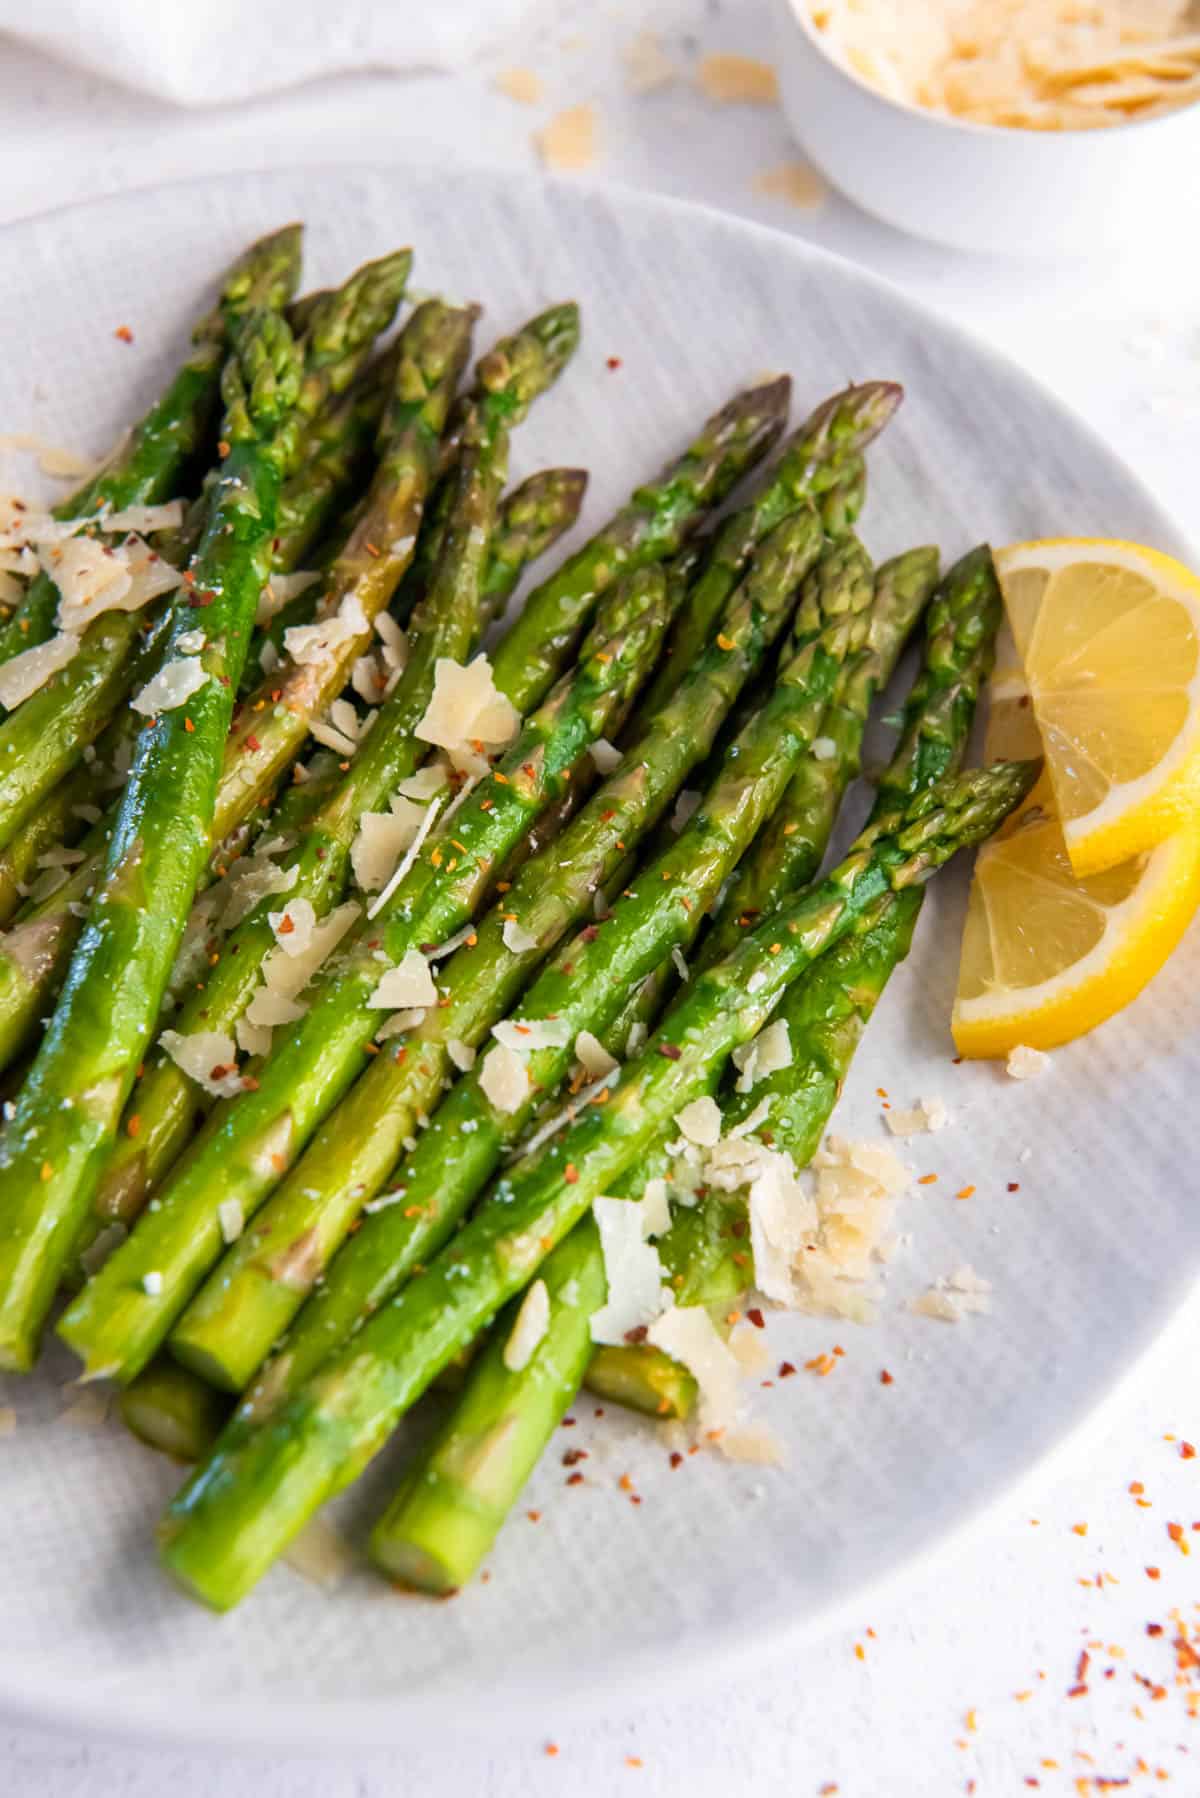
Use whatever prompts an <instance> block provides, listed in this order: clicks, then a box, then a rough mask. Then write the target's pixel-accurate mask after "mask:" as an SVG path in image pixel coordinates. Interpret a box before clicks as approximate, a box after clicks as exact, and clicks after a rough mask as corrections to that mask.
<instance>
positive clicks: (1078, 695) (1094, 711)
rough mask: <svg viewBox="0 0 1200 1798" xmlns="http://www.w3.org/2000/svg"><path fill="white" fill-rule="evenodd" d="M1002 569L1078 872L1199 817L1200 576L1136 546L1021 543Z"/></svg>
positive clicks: (1104, 865)
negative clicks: (1198, 577) (1199, 578)
mask: <svg viewBox="0 0 1200 1798" xmlns="http://www.w3.org/2000/svg"><path fill="white" fill-rule="evenodd" d="M996 572H997V574H998V575H999V578H1000V585H1001V588H1002V589H1003V592H1004V601H1005V607H1006V610H1007V613H1008V618H1009V623H1010V625H1011V626H1012V632H1013V637H1014V639H1015V642H1016V648H1017V655H1018V658H1019V661H1020V663H1021V665H1022V667H1023V668H1024V671H1025V678H1026V680H1027V682H1028V686H1029V697H1030V699H1031V701H1032V704H1033V711H1034V715H1035V717H1036V719H1037V723H1038V730H1039V732H1040V735H1041V740H1042V747H1043V750H1044V752H1045V756H1046V766H1047V769H1048V772H1049V776H1050V781H1051V784H1052V786H1053V789H1054V798H1055V803H1056V808H1057V815H1058V818H1059V820H1060V822H1061V827H1062V837H1063V841H1064V844H1065V849H1066V854H1067V856H1068V857H1069V859H1070V864H1071V867H1072V869H1073V870H1074V872H1075V873H1076V874H1080V875H1091V874H1098V873H1101V872H1103V871H1105V870H1107V869H1111V868H1116V867H1118V866H1119V865H1121V864H1123V863H1127V862H1128V861H1129V860H1130V858H1131V857H1133V856H1136V855H1138V854H1140V853H1141V852H1142V851H1144V850H1147V849H1151V848H1153V847H1154V846H1155V845H1156V844H1158V843H1161V842H1163V841H1164V840H1165V839H1166V838H1167V837H1169V836H1170V835H1171V834H1172V832H1174V831H1177V830H1178V829H1179V828H1180V827H1181V826H1182V825H1184V824H1186V823H1188V822H1189V821H1192V820H1196V819H1200V580H1198V579H1197V577H1196V576H1195V575H1194V574H1191V573H1189V571H1188V570H1187V569H1186V568H1184V567H1183V566H1182V564H1181V563H1179V562H1176V561H1174V560H1172V558H1171V557H1170V556H1165V555H1161V554H1160V553H1159V552H1158V551H1156V550H1152V549H1142V548H1139V546H1138V545H1137V544H1134V543H1120V542H1110V541H1107V540H1105V539H1103V538H1098V537H1095V538H1088V537H1075V538H1070V537H1062V538H1055V539H1049V540H1047V541H1044V542H1041V543H1018V544H1014V545H1012V546H1011V547H1010V548H1008V549H1003V550H1000V551H999V552H998V553H997V555H996Z"/></svg>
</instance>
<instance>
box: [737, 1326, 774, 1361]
mask: <svg viewBox="0 0 1200 1798" xmlns="http://www.w3.org/2000/svg"><path fill="white" fill-rule="evenodd" d="M729 1352H730V1354H731V1355H732V1356H733V1358H734V1360H735V1361H736V1362H737V1364H738V1366H739V1367H740V1368H741V1370H742V1372H743V1373H761V1372H762V1371H763V1369H764V1367H766V1365H767V1363H768V1362H769V1361H770V1359H771V1357H770V1354H769V1353H768V1351H767V1343H766V1335H765V1332H764V1331H762V1330H756V1329H755V1327H754V1325H753V1324H748V1323H742V1324H738V1326H737V1327H736V1329H733V1330H731V1331H730V1332H729Z"/></svg>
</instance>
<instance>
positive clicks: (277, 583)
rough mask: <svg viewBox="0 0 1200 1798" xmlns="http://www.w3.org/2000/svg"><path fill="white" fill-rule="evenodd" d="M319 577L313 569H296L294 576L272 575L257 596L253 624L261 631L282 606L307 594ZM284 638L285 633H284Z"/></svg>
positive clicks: (280, 610)
mask: <svg viewBox="0 0 1200 1798" xmlns="http://www.w3.org/2000/svg"><path fill="white" fill-rule="evenodd" d="M320 578H321V576H320V575H319V574H318V573H317V572H316V570H315V569H306V568H298V569H297V570H296V571H295V573H294V574H273V575H272V576H271V578H270V580H269V581H268V582H267V584H266V586H265V587H264V588H263V590H262V592H261V593H260V594H259V596H258V610H257V612H256V613H255V615H254V622H255V624H257V626H258V627H259V629H260V630H261V629H262V628H263V627H264V625H268V624H270V622H271V620H272V618H274V617H275V616H276V614H277V613H279V612H282V610H283V608H284V606H288V605H291V603H292V601H293V600H294V599H299V597H300V595H301V594H302V593H307V591H308V589H309V588H310V587H311V586H312V584H313V582H314V581H319V580H320ZM285 636H286V633H285Z"/></svg>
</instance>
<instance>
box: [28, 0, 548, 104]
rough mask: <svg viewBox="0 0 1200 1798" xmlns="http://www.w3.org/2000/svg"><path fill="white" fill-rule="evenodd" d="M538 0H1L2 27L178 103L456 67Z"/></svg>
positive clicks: (215, 101) (65, 57)
mask: <svg viewBox="0 0 1200 1798" xmlns="http://www.w3.org/2000/svg"><path fill="white" fill-rule="evenodd" d="M529 4H530V0H35V4H33V5H32V6H31V5H30V3H29V0H0V32H7V33H8V34H9V35H10V36H12V37H15V38H21V39H23V40H24V41H25V42H26V43H29V44H32V45H34V46H36V47H37V48H38V49H39V50H42V51H44V52H46V54H48V55H50V56H53V57H57V58H59V59H61V60H62V61H63V62H70V63H74V64H75V65H76V66H77V67H79V68H83V69H87V70H88V71H89V72H90V73H92V74H95V75H102V76H104V77H105V78H106V79H107V80H110V81H119V82H121V83H122V84H123V85H124V86H126V87H134V88H139V89H141V90H143V91H144V92H146V93H150V94H155V95H157V96H158V97H159V98H161V99H164V100H170V101H173V102H175V104H177V105H180V106H214V105H221V104H225V103H227V102H229V101H232V100H247V99H250V98H251V97H252V96H254V95H255V94H262V93H269V92H270V91H271V90H272V89H276V88H282V87H292V86H294V85H295V84H296V83H297V82H301V81H311V80H313V79H314V78H316V77H318V76H322V75H336V74H341V73H344V72H345V71H346V70H350V69H369V68H375V69H379V68H384V69H416V68H450V67H454V66H456V65H458V64H461V63H463V62H465V61H466V60H467V59H468V58H469V57H471V56H473V55H475V54H476V53H477V52H478V51H480V50H482V49H483V48H485V47H486V46H487V45H488V44H490V43H493V42H495V41H496V40H497V39H498V38H501V37H503V36H504V34H505V33H507V32H508V31H510V30H511V29H512V28H513V27H514V26H515V25H516V23H517V21H518V20H519V19H520V18H521V17H522V16H523V14H524V13H525V12H526V11H527V10H528V8H529Z"/></svg>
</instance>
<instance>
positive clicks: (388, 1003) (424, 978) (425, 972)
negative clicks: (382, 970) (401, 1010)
mask: <svg viewBox="0 0 1200 1798" xmlns="http://www.w3.org/2000/svg"><path fill="white" fill-rule="evenodd" d="M437 997H438V994H437V987H436V986H435V985H434V984H433V975H432V974H431V973H430V972H429V963H428V962H427V961H426V960H425V957H424V956H423V955H422V954H421V951H420V950H419V949H409V950H408V951H407V952H406V954H405V955H404V957H403V959H402V960H401V961H400V962H398V963H397V965H396V966H395V967H394V968H389V969H388V971H387V973H386V974H385V975H384V976H383V978H382V979H381V980H380V982H379V984H378V985H377V986H376V988H375V991H374V992H373V993H372V994H371V997H370V998H369V999H368V1001H367V1003H368V1005H373V1006H377V1007H380V1008H382V1009H386V1010H388V1011H394V1010H395V1009H396V1008H397V1007H399V1006H401V1005H436V1004H437Z"/></svg>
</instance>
